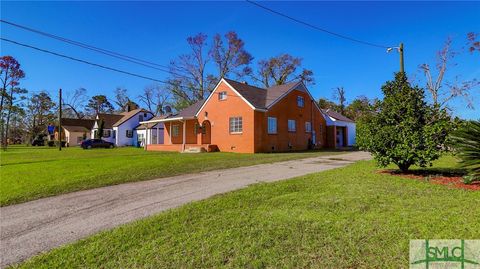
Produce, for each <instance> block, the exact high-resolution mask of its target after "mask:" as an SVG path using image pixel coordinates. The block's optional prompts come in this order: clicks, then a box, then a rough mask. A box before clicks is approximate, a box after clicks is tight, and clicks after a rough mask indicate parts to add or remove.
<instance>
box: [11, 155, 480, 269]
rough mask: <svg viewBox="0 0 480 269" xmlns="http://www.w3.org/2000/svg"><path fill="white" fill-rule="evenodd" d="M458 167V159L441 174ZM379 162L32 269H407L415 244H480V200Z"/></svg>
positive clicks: (442, 164)
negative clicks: (379, 166)
mask: <svg viewBox="0 0 480 269" xmlns="http://www.w3.org/2000/svg"><path fill="white" fill-rule="evenodd" d="M454 165H455V160H454V159H453V158H452V157H445V158H443V159H442V160H440V161H439V162H437V163H436V168H442V169H449V168H451V167H453V166H454ZM375 170H376V168H375V166H374V163H373V162H371V161H369V162H367V161H363V162H358V163H356V164H353V165H351V166H348V167H344V168H340V169H335V170H330V171H326V172H322V173H317V174H312V175H308V176H304V177H300V178H295V179H291V180H287V181H281V182H276V183H269V184H256V185H253V186H250V187H248V188H245V189H242V190H238V191H235V192H230V193H227V194H223V195H217V196H215V197H213V198H211V199H207V200H203V201H200V202H194V203H191V204H188V205H186V206H183V207H181V208H177V209H173V210H169V211H167V212H165V213H162V214H159V215H156V216H154V217H150V218H147V219H144V220H141V221H137V222H134V223H131V224H128V225H124V226H121V227H119V228H117V229H114V230H111V231H107V232H102V233H100V234H97V235H95V236H92V237H89V238H87V239H85V240H81V241H78V242H76V243H74V244H71V245H68V246H66V247H62V248H59V249H55V250H53V251H51V252H48V253H46V254H43V255H40V256H37V257H34V258H33V259H31V260H29V261H27V262H26V263H24V264H22V265H21V266H20V267H24V268H217V267H235V268H289V267H290V268H310V267H313V268H407V267H408V251H409V250H408V247H409V240H410V239H423V238H431V239H434V238H446V239H452V238H464V239H473V238H480V229H479V228H478V220H479V219H480V207H479V206H478V205H479V204H480V192H474V191H466V190H459V189H450V188H449V187H447V186H442V185H435V184H431V183H428V182H426V181H420V180H412V179H405V178H400V177H395V176H390V175H385V174H379V173H376V172H375Z"/></svg>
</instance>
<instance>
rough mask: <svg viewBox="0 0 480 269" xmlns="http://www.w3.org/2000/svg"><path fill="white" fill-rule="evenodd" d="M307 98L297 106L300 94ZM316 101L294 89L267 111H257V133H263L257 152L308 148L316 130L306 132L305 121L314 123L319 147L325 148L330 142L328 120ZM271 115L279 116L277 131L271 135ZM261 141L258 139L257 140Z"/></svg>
mask: <svg viewBox="0 0 480 269" xmlns="http://www.w3.org/2000/svg"><path fill="white" fill-rule="evenodd" d="M298 96H301V97H303V98H304V100H305V101H304V106H303V107H299V106H298V105H297V97H298ZM313 102H315V101H314V100H312V99H311V98H310V96H309V94H308V93H307V92H306V91H305V90H297V89H295V90H293V91H291V92H290V93H288V94H287V95H286V96H285V97H283V98H282V99H281V100H280V101H278V102H277V103H276V104H274V105H273V106H272V107H271V108H270V109H269V110H268V112H266V113H258V114H256V115H257V117H259V119H258V120H257V122H258V123H257V130H256V132H257V134H258V135H259V136H260V139H257V141H259V144H257V146H256V149H257V150H256V151H257V152H270V151H289V150H306V149H308V141H309V139H311V138H312V135H313V132H306V129H305V128H306V127H305V122H311V128H312V131H314V132H315V142H316V143H315V147H316V148H323V147H325V144H326V133H325V129H326V123H325V119H324V118H323V117H322V115H321V113H320V111H319V110H318V108H317V107H316V106H315V104H314V103H313ZM268 117H275V118H276V119H277V133H276V134H269V133H268V131H267V128H268ZM288 120H295V122H296V131H295V132H290V131H288ZM257 143H258V142H257Z"/></svg>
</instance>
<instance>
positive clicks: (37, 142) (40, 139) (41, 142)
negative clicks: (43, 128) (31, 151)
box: [31, 135, 45, 146]
mask: <svg viewBox="0 0 480 269" xmlns="http://www.w3.org/2000/svg"><path fill="white" fill-rule="evenodd" d="M31 144H32V146H45V136H44V135H38V136H36V137H35V138H34V139H33V140H32V143H31Z"/></svg>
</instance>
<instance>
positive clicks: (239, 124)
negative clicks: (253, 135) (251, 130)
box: [229, 117, 243, 133]
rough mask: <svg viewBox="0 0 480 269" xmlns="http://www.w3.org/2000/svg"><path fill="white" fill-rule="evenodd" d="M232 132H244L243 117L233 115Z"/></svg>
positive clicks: (231, 121) (231, 119) (231, 120)
mask: <svg viewBox="0 0 480 269" xmlns="http://www.w3.org/2000/svg"><path fill="white" fill-rule="evenodd" d="M229 129H230V133H241V132H243V121H242V117H231V118H230V126H229Z"/></svg>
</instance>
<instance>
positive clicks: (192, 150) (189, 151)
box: [182, 147, 207, 153]
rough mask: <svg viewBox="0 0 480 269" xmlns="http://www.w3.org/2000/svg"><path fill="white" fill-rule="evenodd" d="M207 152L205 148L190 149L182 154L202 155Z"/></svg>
mask: <svg viewBox="0 0 480 269" xmlns="http://www.w3.org/2000/svg"><path fill="white" fill-rule="evenodd" d="M202 152H207V150H206V149H205V148H204V147H190V148H187V149H185V150H184V151H182V153H202Z"/></svg>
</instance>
